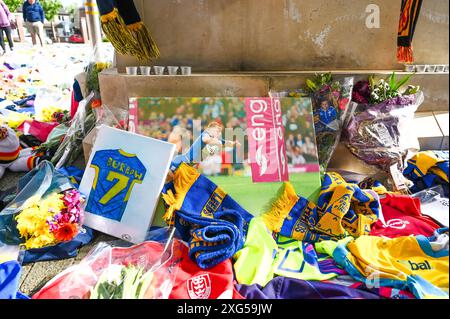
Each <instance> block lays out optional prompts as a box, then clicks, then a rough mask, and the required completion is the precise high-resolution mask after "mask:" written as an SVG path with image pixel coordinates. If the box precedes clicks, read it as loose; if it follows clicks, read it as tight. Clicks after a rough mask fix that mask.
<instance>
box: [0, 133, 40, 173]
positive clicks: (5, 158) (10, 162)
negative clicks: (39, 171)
mask: <svg viewBox="0 0 450 319" xmlns="http://www.w3.org/2000/svg"><path fill="white" fill-rule="evenodd" d="M41 159H42V158H41V157H40V156H37V155H36V154H34V152H33V148H25V149H22V148H21V147H20V142H19V138H18V137H17V135H16V133H15V132H14V131H13V130H12V129H11V128H10V127H9V126H6V125H1V126H0V178H2V177H3V175H4V174H5V171H6V169H9V170H11V171H13V172H28V171H30V170H32V169H33V168H34V167H36V166H37V165H38V164H39V162H40V160H41Z"/></svg>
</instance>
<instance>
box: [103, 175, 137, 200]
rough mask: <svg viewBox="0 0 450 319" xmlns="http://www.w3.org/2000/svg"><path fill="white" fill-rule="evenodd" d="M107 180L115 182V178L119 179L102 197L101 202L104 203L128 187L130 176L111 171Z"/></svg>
mask: <svg viewBox="0 0 450 319" xmlns="http://www.w3.org/2000/svg"><path fill="white" fill-rule="evenodd" d="M106 180H107V181H108V182H114V181H115V180H117V183H116V184H115V185H114V186H113V187H111V189H110V190H109V191H108V192H107V193H106V194H105V195H104V196H103V197H102V198H101V199H100V203H101V204H103V205H105V204H106V203H108V202H109V201H110V200H111V199H112V198H114V197H115V196H116V195H117V194H119V193H120V192H121V191H123V190H124V189H125V188H126V187H127V185H128V181H129V180H130V178H129V177H127V176H125V175H122V174H119V173H116V172H112V171H111V172H109V174H108V176H107V177H106Z"/></svg>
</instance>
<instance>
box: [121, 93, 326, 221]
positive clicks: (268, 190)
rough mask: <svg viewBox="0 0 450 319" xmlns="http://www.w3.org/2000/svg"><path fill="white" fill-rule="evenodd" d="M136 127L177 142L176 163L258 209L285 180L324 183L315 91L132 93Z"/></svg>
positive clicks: (314, 188)
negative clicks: (283, 94) (292, 94)
mask: <svg viewBox="0 0 450 319" xmlns="http://www.w3.org/2000/svg"><path fill="white" fill-rule="evenodd" d="M129 127H130V130H131V131H133V132H136V133H138V134H142V135H145V136H149V137H153V138H156V139H159V140H162V141H167V142H169V143H172V144H174V145H176V155H175V156H174V159H173V161H172V163H171V169H172V170H174V169H176V167H177V166H178V165H179V164H180V163H182V162H184V163H188V164H190V165H193V166H195V167H196V168H197V169H198V170H199V171H200V172H201V173H202V174H204V175H206V176H207V177H208V178H210V179H211V180H212V181H213V182H214V183H216V184H217V185H219V186H221V187H222V188H223V189H224V190H225V191H226V192H227V193H228V194H230V195H231V196H232V197H233V198H234V199H235V200H236V201H237V202H238V203H239V204H241V205H242V206H243V207H244V208H245V209H247V210H248V211H249V212H251V213H252V214H255V215H259V214H261V213H263V212H264V211H265V210H266V208H267V206H268V205H269V204H270V203H271V201H270V200H271V199H272V198H273V197H276V195H277V192H278V190H279V189H280V186H281V185H282V183H283V182H285V181H290V182H291V183H292V184H293V185H294V187H295V188H296V190H297V192H298V193H299V194H301V195H302V196H305V197H309V198H311V199H313V198H315V196H316V195H317V193H318V191H319V190H320V185H321V184H320V172H319V163H318V158H317V148H316V144H315V136H314V124H313V114H312V107H311V100H310V98H267V97H262V98H260V97H255V98H235V97H231V98H213V97H206V98H203V97H202V98H198V97H191V98H185V97H179V98H177V97H151V98H150V97H149V98H132V99H130V123H129Z"/></svg>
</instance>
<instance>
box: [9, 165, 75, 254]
mask: <svg viewBox="0 0 450 319" xmlns="http://www.w3.org/2000/svg"><path fill="white" fill-rule="evenodd" d="M83 201H84V199H83V198H82V196H81V194H80V192H79V191H78V190H76V189H75V188H74V186H73V184H72V183H71V181H70V179H69V178H68V177H67V176H65V175H63V174H62V173H60V172H58V171H56V170H55V169H54V167H53V165H52V164H51V163H50V162H48V161H43V162H41V163H39V165H38V166H37V167H36V168H34V169H33V170H32V171H30V172H29V173H28V174H26V175H25V176H23V177H22V178H21V179H20V180H19V183H18V188H17V194H16V196H15V197H14V199H13V200H12V201H11V202H10V203H9V204H8V205H7V206H6V207H5V208H4V209H3V210H2V211H1V212H0V244H4V245H21V246H24V247H25V249H27V250H28V249H34V248H43V247H47V246H53V245H56V244H58V243H60V242H66V241H70V240H72V239H73V238H74V237H75V236H76V235H78V233H79V232H80V231H82V227H81V226H82V223H83V211H82V208H81V206H82V203H83Z"/></svg>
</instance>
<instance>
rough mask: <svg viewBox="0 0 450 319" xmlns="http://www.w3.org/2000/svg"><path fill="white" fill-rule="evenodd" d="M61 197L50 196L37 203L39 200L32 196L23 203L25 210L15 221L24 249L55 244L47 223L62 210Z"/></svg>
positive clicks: (57, 195) (56, 195)
mask: <svg viewBox="0 0 450 319" xmlns="http://www.w3.org/2000/svg"><path fill="white" fill-rule="evenodd" d="M62 197H63V196H62V195H59V194H52V195H49V196H47V197H46V198H45V199H42V200H40V201H39V198H38V197H36V196H34V197H30V198H29V199H28V200H27V201H26V202H25V204H24V207H25V209H23V210H22V212H20V213H19V214H18V215H17V216H16V218H15V219H16V221H17V229H18V231H19V233H20V236H21V237H23V238H24V239H25V244H24V245H25V247H26V249H31V248H41V247H45V246H49V245H53V244H56V242H57V241H56V239H55V237H54V236H53V234H52V233H50V227H49V225H48V223H47V221H49V220H52V219H53V216H54V215H55V214H57V213H59V212H60V211H61V210H62V209H63V208H64V202H63V200H62Z"/></svg>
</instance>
